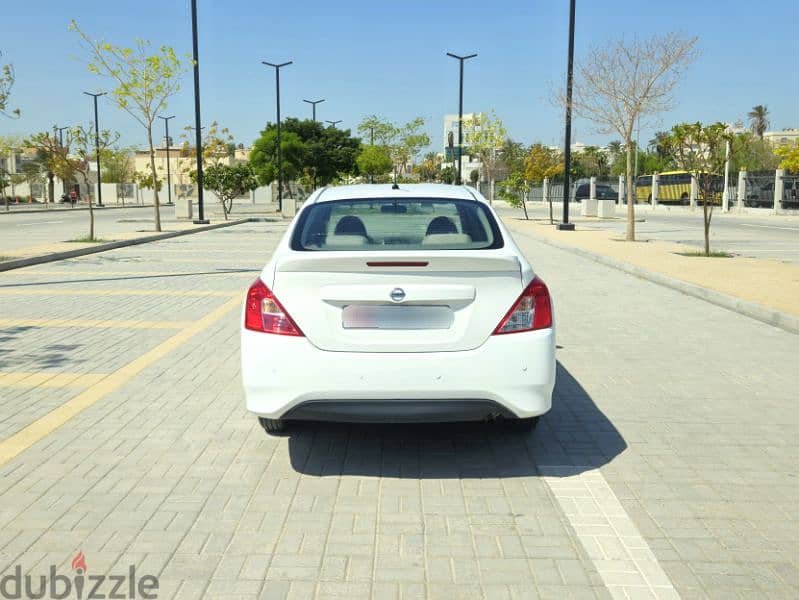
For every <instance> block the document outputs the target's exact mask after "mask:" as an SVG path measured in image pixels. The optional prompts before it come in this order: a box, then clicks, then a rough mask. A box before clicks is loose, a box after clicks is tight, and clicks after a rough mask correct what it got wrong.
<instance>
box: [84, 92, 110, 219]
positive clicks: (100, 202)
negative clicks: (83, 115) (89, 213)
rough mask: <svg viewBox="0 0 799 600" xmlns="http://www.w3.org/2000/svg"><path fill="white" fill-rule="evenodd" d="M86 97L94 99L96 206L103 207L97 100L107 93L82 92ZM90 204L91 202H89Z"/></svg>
mask: <svg viewBox="0 0 799 600" xmlns="http://www.w3.org/2000/svg"><path fill="white" fill-rule="evenodd" d="M83 93H84V94H86V95H87V96H91V97H92V98H93V99H94V148H95V153H96V154H97V206H102V205H103V184H102V179H101V177H100V122H99V119H98V117H97V98H99V97H100V96H105V95H106V94H107V93H108V92H99V93H97V94H92V93H91V92H83ZM89 202H91V200H89Z"/></svg>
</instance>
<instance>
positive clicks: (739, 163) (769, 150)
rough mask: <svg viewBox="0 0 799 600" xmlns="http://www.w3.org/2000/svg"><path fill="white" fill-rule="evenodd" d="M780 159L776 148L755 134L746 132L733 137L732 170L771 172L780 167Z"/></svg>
mask: <svg viewBox="0 0 799 600" xmlns="http://www.w3.org/2000/svg"><path fill="white" fill-rule="evenodd" d="M779 163H780V159H779V156H777V154H775V151H774V147H773V146H772V145H771V144H770V143H769V142H767V141H766V140H763V139H761V138H759V137H757V135H755V134H754V133H751V132H748V131H747V132H745V133H740V134H738V135H736V136H735V137H733V139H732V146H731V152H730V170H731V171H733V172H735V171H741V170H746V171H771V170H774V169H776V168H777V167H778V166H779Z"/></svg>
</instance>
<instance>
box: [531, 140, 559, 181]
mask: <svg viewBox="0 0 799 600" xmlns="http://www.w3.org/2000/svg"><path fill="white" fill-rule="evenodd" d="M524 175H525V179H527V181H531V182H533V183H541V182H542V181H544V178H549V179H554V178H555V177H558V176H560V175H563V160H562V158H561V153H560V152H558V151H557V150H551V149H550V148H547V147H546V146H544V145H543V144H533V145H532V146H530V149H529V150H528V151H527V156H525V158H524Z"/></svg>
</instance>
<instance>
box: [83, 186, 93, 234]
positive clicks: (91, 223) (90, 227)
mask: <svg viewBox="0 0 799 600" xmlns="http://www.w3.org/2000/svg"><path fill="white" fill-rule="evenodd" d="M81 176H82V177H83V183H84V185H86V190H87V191H88V193H89V240H93V239H94V210H93V209H92V192H91V187H89V175H88V174H87V173H81Z"/></svg>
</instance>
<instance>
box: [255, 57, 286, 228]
mask: <svg viewBox="0 0 799 600" xmlns="http://www.w3.org/2000/svg"><path fill="white" fill-rule="evenodd" d="M261 62H262V63H263V64H265V65H266V66H267V67H273V68H274V69H275V104H277V210H278V212H283V151H282V149H281V147H280V67H287V66H289V65H290V64H292V63H293V62H294V61H291V60H290V61H288V62H284V63H280V64H275V63H270V62H267V61H265V60H262V61H261Z"/></svg>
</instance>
